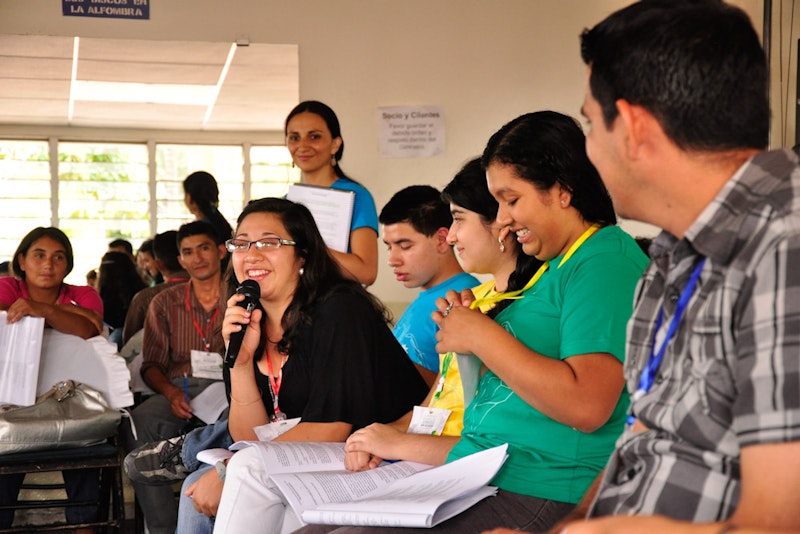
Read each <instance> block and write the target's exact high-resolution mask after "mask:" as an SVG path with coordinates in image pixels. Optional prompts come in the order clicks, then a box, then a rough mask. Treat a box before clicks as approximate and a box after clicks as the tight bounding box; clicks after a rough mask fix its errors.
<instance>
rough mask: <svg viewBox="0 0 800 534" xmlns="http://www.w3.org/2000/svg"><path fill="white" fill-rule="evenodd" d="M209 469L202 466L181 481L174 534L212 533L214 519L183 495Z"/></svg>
mask: <svg viewBox="0 0 800 534" xmlns="http://www.w3.org/2000/svg"><path fill="white" fill-rule="evenodd" d="M227 427H228V425H227V424H226V425H225V428H226V429H227ZM198 430H199V429H198ZM211 469H214V466H213V465H208V464H202V465H201V467H200V468H199V469H197V470H196V471H195V472H193V473H191V474H190V475H189V476H188V477H186V480H184V481H183V486H181V502H180V504H178V528H176V529H175V534H211V533H212V532H213V531H214V518H213V517H208V516H207V515H205V514H202V513H200V512H198V511H197V510H196V509H195V507H194V503H193V502H192V499H191V497H187V496H186V495H184V492H185V491H186V488H188V487H189V486H191V485H192V484H194V483H195V482H197V480H198V479H199V478H200V477H201V476H203V475H204V474H206V473H207V472H208V471H209V470H211Z"/></svg>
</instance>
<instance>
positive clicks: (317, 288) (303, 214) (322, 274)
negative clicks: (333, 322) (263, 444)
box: [226, 197, 392, 358]
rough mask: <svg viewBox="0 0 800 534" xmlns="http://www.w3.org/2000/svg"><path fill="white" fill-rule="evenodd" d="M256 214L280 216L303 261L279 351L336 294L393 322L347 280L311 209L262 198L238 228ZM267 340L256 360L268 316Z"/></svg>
mask: <svg viewBox="0 0 800 534" xmlns="http://www.w3.org/2000/svg"><path fill="white" fill-rule="evenodd" d="M252 213H270V214H273V215H275V216H277V217H278V218H279V219H280V220H281V222H282V223H283V226H284V227H285V228H286V231H287V232H288V233H289V235H288V236H282V237H284V238H285V239H291V240H293V241H294V242H295V243H296V245H295V252H296V254H297V256H298V257H300V258H303V259H304V260H305V263H304V264H303V274H302V275H301V276H300V279H299V281H298V284H297V288H296V289H295V292H294V296H293V297H292V301H291V302H290V303H289V307H288V308H287V309H286V312H285V313H284V314H283V317H282V318H281V325H282V326H283V337H282V338H281V340H280V341H279V342H278V350H279V351H280V352H282V353H286V352H288V351H289V350H290V349H291V347H292V345H293V343H294V342H295V341H296V339H297V338H298V337H299V335H300V333H301V332H302V329H303V328H304V327H306V326H308V325H309V324H311V316H312V313H311V312H312V310H313V309H314V308H315V307H316V306H318V305H319V304H320V303H322V302H324V301H325V300H327V299H328V298H329V297H331V296H332V295H333V294H339V293H351V294H355V295H359V296H361V297H363V298H364V299H366V300H367V301H368V302H369V303H370V304H371V305H372V307H373V309H374V311H375V313H376V314H377V315H379V316H380V317H381V318H382V320H383V321H384V322H387V323H388V322H390V321H391V319H392V318H391V314H390V313H389V311H388V310H387V309H386V307H384V305H383V304H382V303H381V301H380V300H378V299H377V297H375V296H374V295H372V294H371V293H369V292H368V291H367V290H366V289H364V287H363V286H362V285H361V284H359V283H358V282H356V281H355V280H351V279H350V278H347V277H346V276H345V275H344V274H343V273H342V270H341V268H340V267H339V264H338V263H336V260H334V259H333V257H332V256H331V255H330V253H329V252H328V247H327V246H326V245H325V241H324V240H323V239H322V236H321V235H320V233H319V229H318V228H317V225H316V223H315V222H314V217H313V216H312V215H311V212H310V211H308V208H306V207H305V206H303V205H302V204H297V203H295V202H292V201H290V200H286V199H283V198H271V197H269V198H262V199H259V200H253V201H251V202H250V203H248V204H247V206H245V208H244V211H242V213H241V215H239V218H238V219H237V227H238V226H239V225H240V224H241V223H242V221H243V220H244V219H245V217H247V216H248V215H250V214H252ZM226 278H227V284H228V297H230V296H231V295H233V293H235V292H236V287H237V286H238V285H239V280H237V279H236V275H235V273H234V272H233V268H232V265H231V266H230V267H229V268H228V273H227V277H226ZM261 326H262V330H261V331H262V332H263V339H262V340H261V343H260V345H259V347H258V349H257V352H256V357H257V358H258V357H260V355H261V354H263V352H264V346H265V344H266V328H265V326H266V314H265V317H264V318H263V319H262V323H261Z"/></svg>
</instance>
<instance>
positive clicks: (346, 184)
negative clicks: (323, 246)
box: [331, 178, 378, 252]
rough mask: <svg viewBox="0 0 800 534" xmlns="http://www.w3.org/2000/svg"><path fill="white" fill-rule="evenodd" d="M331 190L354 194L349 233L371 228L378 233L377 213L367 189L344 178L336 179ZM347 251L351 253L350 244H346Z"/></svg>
mask: <svg viewBox="0 0 800 534" xmlns="http://www.w3.org/2000/svg"><path fill="white" fill-rule="evenodd" d="M331 189H341V190H343V191H354V192H355V194H356V199H355V203H354V204H353V219H352V220H351V221H350V233H351V234H352V233H353V231H354V230H357V229H359V228H364V227H367V228H372V229H373V230H375V233H376V234H377V233H378V211H377V210H376V209H375V200H373V198H372V194H371V193H370V192H369V191H367V188H366V187H364V186H363V185H361V184H358V183H356V182H354V181H352V180H348V179H346V178H337V179H336V181H335V182H333V184H331ZM347 251H348V252H351V250H350V244H349V242H348V244H347Z"/></svg>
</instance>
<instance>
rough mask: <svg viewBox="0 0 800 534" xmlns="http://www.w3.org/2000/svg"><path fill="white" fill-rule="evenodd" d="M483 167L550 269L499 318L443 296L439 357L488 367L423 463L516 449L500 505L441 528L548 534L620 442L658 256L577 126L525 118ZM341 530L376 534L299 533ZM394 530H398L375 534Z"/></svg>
mask: <svg viewBox="0 0 800 534" xmlns="http://www.w3.org/2000/svg"><path fill="white" fill-rule="evenodd" d="M481 162H482V165H483V167H484V168H485V169H486V171H487V183H488V186H489V191H490V192H491V193H492V196H494V197H495V198H496V199H497V201H498V204H499V208H498V213H497V221H496V222H497V224H498V225H500V226H509V227H510V228H511V232H512V234H515V235H516V239H517V242H518V243H519V244H521V245H522V250H523V252H525V254H528V255H529V256H535V257H536V258H537V259H539V260H541V261H543V262H545V263H544V264H543V265H542V267H541V268H540V269H539V271H537V273H536V274H535V275H534V276H533V278H531V280H530V281H529V282H528V283H527V284H526V285H525V287H524V288H523V290H522V292H521V293H520V294H519V295H518V296H521V297H522V298H518V299H516V300H513V301H512V302H511V304H509V305H508V306H507V307H506V308H505V309H503V310H502V311H501V312H500V313H498V314H497V316H495V317H494V319H492V318H490V317H487V316H485V315H483V314H482V313H480V312H479V311H478V310H474V309H470V308H469V307H468V305H469V304H470V303H471V302H472V301H473V300H474V296H473V295H472V293H471V292H463V293H462V295H458V294H456V293H455V292H453V291H451V292H448V294H447V301H445V300H444V299H440V300H439V302H438V305H439V310H440V311H437V312H434V314H433V316H434V320H435V321H436V322H437V324H439V327H440V330H439V333H438V334H437V339H438V341H439V344H438V345H437V346H436V349H437V350H438V351H439V352H448V351H454V352H457V353H464V354H469V353H472V354H475V355H476V356H477V357H478V358H479V359H480V360H481V362H482V363H483V366H484V370H483V374H482V376H481V378H480V381H479V383H478V388H477V389H478V390H477V392H476V394H475V397H474V399H473V400H472V402H471V403H470V404H469V406H467V408H466V409H465V411H464V429H463V430H462V432H461V439H460V440H458V441H457V442H456V443H455V444H453V442H452V441H451V440H445V439H437V440H430V444H429V445H428V447H426V448H425V450H419V451H417V452H418V453H419V454H417V457H416V458H415V460H416V461H420V462H424V463H429V464H434V465H438V464H442V463H445V462H448V461H453V460H455V459H458V458H461V457H463V456H466V455H468V454H470V453H474V452H477V451H481V450H485V449H488V448H491V447H495V446H498V445H502V444H504V443H507V444H508V459H507V460H506V462H505V464H503V467H502V468H501V469H500V471H499V472H498V474H497V475H496V476H495V477H494V479H493V480H492V481H491V483H490V484H491V485H493V486H496V487H498V488H499V491H498V493H497V495H496V496H495V497H492V498H488V499H484V500H482V501H480V502H479V503H478V504H476V505H475V506H473V507H472V508H469V509H468V510H466V511H464V512H462V513H461V514H459V515H457V516H456V517H454V518H452V519H450V520H448V521H445V522H443V523H441V524H439V525H438V526H436V527H434V528H433V529H432V530H433V531H436V532H480V531H483V530H488V529H491V528H495V527H500V526H503V527H509V528H515V529H520V530H526V531H535V532H540V531H547V530H548V529H549V528H550V527H552V526H553V525H554V524H555V523H556V522H557V521H559V520H560V519H561V518H563V517H564V516H565V515H566V514H568V513H569V512H570V511H571V510H572V508H573V507H574V505H575V503H577V502H578V501H579V500H580V499H581V497H582V496H583V493H584V492H585V490H586V488H587V487H588V486H589V484H591V483H592V481H593V480H594V479H595V477H596V476H597V474H598V473H599V472H600V471H601V470H602V469H603V467H604V465H605V463H606V461H607V459H608V457H609V455H610V454H611V452H612V450H613V448H614V442H615V440H616V438H617V437H618V436H619V435H620V434H621V432H622V429H623V425H624V421H625V415H626V410H627V407H628V404H629V401H628V397H627V394H626V393H624V386H625V379H624V377H623V374H622V360H623V358H624V350H625V328H626V323H627V321H628V319H629V318H630V315H631V312H632V309H633V292H634V288H635V286H636V283H637V281H638V279H639V277H640V276H641V274H642V272H643V271H644V268H645V266H646V264H647V257H646V256H645V255H644V254H643V253H642V251H641V249H640V248H639V246H638V245H637V244H636V242H635V241H634V240H633V238H632V237H630V236H629V235H627V234H626V233H625V232H623V231H622V230H620V229H619V228H618V227H617V226H615V223H616V216H615V214H614V209H613V206H612V204H611V198H610V197H609V195H608V192H607V191H606V189H605V187H604V185H603V183H602V182H601V181H600V176H599V175H598V174H597V171H596V170H595V168H594V167H593V166H592V164H591V163H590V162H589V160H588V158H587V156H586V149H585V140H584V136H583V132H581V129H580V126H578V123H577V122H576V121H575V120H574V119H572V118H571V117H568V116H566V115H562V114H560V113H555V112H551V111H543V112H539V113H530V114H527V115H523V116H521V117H518V118H517V119H514V120H513V121H511V122H510V123H508V124H506V125H505V126H503V128H501V129H500V130H499V131H498V132H497V133H495V134H494V135H493V136H492V137H491V139H490V140H489V143H488V145H487V147H486V149H485V151H484V153H483V157H482V159H481ZM331 530H333V531H335V532H337V533H340V532H366V530H363V531H359V530H356V529H352V528H340V529H333V528H331V527H327V528H318V527H308V528H307V529H304V530H301V532H303V533H304V534H306V533H309V534H310V533H317V532H325V531H331ZM384 531H385V532H397V530H396V529H393V530H392V531H388V530H383V529H375V528H374V527H370V529H369V532H384Z"/></svg>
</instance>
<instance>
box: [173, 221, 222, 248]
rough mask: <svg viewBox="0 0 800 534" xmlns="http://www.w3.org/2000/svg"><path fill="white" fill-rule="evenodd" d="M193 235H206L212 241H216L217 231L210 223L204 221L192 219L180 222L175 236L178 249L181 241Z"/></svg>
mask: <svg viewBox="0 0 800 534" xmlns="http://www.w3.org/2000/svg"><path fill="white" fill-rule="evenodd" d="M193 235H206V236H208V237H210V238H211V240H212V241H213V242H214V243H216V242H217V231H216V230H215V229H214V227H213V226H212V225H211V224H210V223H207V222H205V221H192V222H189V223H186V224H182V225H181V226H180V228H178V233H177V238H176V239H175V244H176V245H177V247H178V250H180V247H181V241H183V240H184V239H186V238H187V237H191V236H193Z"/></svg>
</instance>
